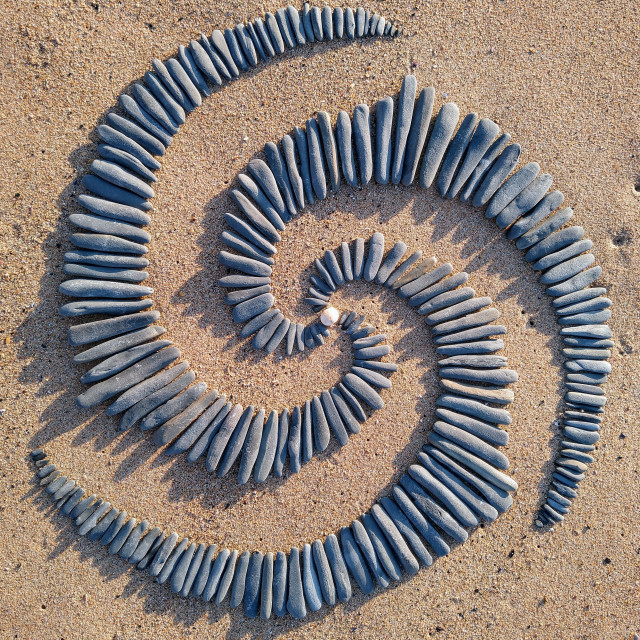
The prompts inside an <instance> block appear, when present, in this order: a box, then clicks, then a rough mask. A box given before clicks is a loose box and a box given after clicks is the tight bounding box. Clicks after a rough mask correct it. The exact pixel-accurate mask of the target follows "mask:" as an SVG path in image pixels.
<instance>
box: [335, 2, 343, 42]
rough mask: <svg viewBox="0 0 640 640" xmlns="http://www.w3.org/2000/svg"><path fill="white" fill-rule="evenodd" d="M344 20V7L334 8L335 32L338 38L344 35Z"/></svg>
mask: <svg viewBox="0 0 640 640" xmlns="http://www.w3.org/2000/svg"><path fill="white" fill-rule="evenodd" d="M344 22H345V18H344V11H343V9H342V7H335V8H334V9H333V32H334V35H335V37H336V38H337V39H342V38H343V37H344V32H345V27H344Z"/></svg>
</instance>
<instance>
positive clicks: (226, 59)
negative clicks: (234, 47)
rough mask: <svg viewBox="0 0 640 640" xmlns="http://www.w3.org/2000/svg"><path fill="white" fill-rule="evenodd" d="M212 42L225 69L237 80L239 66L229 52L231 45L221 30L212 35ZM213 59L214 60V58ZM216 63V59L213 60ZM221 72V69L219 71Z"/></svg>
mask: <svg viewBox="0 0 640 640" xmlns="http://www.w3.org/2000/svg"><path fill="white" fill-rule="evenodd" d="M210 42H211V44H212V45H213V47H214V49H215V51H216V53H217V54H218V55H219V57H220V59H221V62H222V63H223V64H224V67H225V68H226V70H227V73H228V74H230V75H231V76H233V77H234V78H237V77H238V76H239V75H240V72H239V70H238V66H237V64H236V61H235V60H234V58H233V56H232V55H231V51H230V50H229V45H228V44H227V41H226V39H225V37H224V34H223V33H222V31H220V30H219V29H216V30H215V31H213V33H212V34H211V38H210ZM212 59H213V58H212ZM213 61H214V63H215V59H213ZM218 70H219V71H220V69H218Z"/></svg>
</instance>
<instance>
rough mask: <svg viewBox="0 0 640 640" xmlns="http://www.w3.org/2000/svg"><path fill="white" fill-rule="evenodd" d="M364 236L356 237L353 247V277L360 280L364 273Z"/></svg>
mask: <svg viewBox="0 0 640 640" xmlns="http://www.w3.org/2000/svg"><path fill="white" fill-rule="evenodd" d="M364 246H365V245H364V238H356V239H355V242H354V248H353V279H354V280H360V279H361V278H362V277H363V275H364V264H365V262H364Z"/></svg>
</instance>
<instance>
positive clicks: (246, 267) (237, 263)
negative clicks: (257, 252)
mask: <svg viewBox="0 0 640 640" xmlns="http://www.w3.org/2000/svg"><path fill="white" fill-rule="evenodd" d="M218 257H219V260H220V264H222V265H223V266H225V267H227V268H228V269H235V270H236V271H241V272H242V273H245V274H247V275H249V276H256V277H263V278H268V277H270V276H271V271H272V269H271V267H270V266H269V265H266V264H264V263H263V262H260V261H258V260H254V259H252V258H247V257H246V256H239V255H236V254H234V253H229V252H228V251H220V253H219V254H218Z"/></svg>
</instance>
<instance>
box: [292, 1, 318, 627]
mask: <svg viewBox="0 0 640 640" xmlns="http://www.w3.org/2000/svg"><path fill="white" fill-rule="evenodd" d="M314 8H316V7H314ZM288 587H289V590H288V596H287V611H288V612H289V613H290V614H291V615H292V616H293V617H294V618H296V619H297V620H301V619H302V618H305V617H306V615H307V607H306V604H305V598H304V591H303V585H302V575H301V572H300V550H299V549H298V548H297V547H292V548H291V551H290V553H289V580H288Z"/></svg>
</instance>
